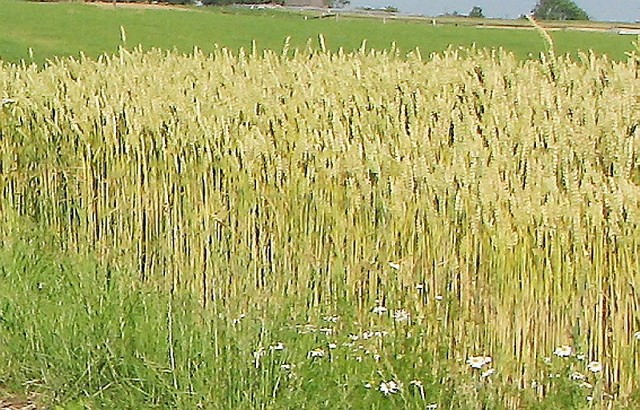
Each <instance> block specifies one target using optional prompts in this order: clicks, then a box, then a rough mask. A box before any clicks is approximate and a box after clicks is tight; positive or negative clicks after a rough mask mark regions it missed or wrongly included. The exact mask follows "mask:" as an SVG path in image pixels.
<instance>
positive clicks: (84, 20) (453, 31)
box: [0, 0, 631, 63]
mask: <svg viewBox="0 0 640 410" xmlns="http://www.w3.org/2000/svg"><path fill="white" fill-rule="evenodd" d="M120 26H122V27H124V28H125V30H126V33H127V46H128V47H133V46H136V45H142V46H143V47H144V48H150V47H160V48H162V49H173V48H177V49H178V50H180V51H182V52H190V51H192V50H193V47H199V48H201V49H202V50H204V51H211V50H212V49H213V48H214V45H215V44H218V45H219V46H225V47H229V48H231V49H238V48H240V47H244V48H247V49H249V48H251V44H252V41H253V40H255V41H256V44H257V46H258V47H259V48H268V49H281V48H282V45H283V43H284V41H285V38H286V37H288V36H290V37H291V45H292V47H297V48H304V47H305V46H306V45H307V43H308V41H309V40H310V39H311V40H312V41H313V42H314V44H315V42H316V39H317V38H318V35H319V34H322V35H323V36H324V37H325V39H326V43H327V47H328V48H330V49H333V50H336V49H338V48H340V47H342V48H344V49H346V50H353V49H357V48H358V47H360V45H361V44H362V41H363V40H364V39H366V40H367V45H368V47H372V48H376V49H386V48H389V47H390V45H391V43H392V42H395V43H396V44H397V48H398V49H399V50H400V51H401V52H408V51H410V50H412V49H415V48H416V47H418V48H420V50H421V52H422V53H429V52H433V51H441V50H444V49H446V48H447V47H448V46H449V45H453V46H464V47H467V46H470V45H472V44H474V43H475V44H477V46H479V47H490V48H496V47H504V48H505V49H507V50H509V51H512V52H514V53H515V54H516V55H517V56H518V57H521V58H526V57H527V56H529V55H530V54H532V55H534V56H537V55H538V54H539V53H540V52H541V51H543V49H544V43H543V42H542V41H541V39H540V37H539V35H538V34H537V33H535V32H534V31H532V30H509V29H495V28H476V27H468V26H454V25H450V24H448V25H440V26H436V27H433V26H431V25H430V24H427V22H424V21H423V22H417V21H393V20H388V21H387V22H386V24H383V23H382V21H381V20H380V19H361V18H340V19H338V20H335V19H332V18H330V19H309V20H304V18H303V16H302V15H300V14H295V13H288V12H274V11H247V10H236V9H233V8H221V9H218V8H207V9H204V10H203V9H195V8H192V9H187V10H158V9H145V10H140V9H130V8H124V7H120V8H115V9H114V8H111V7H110V6H107V7H102V8H101V7H97V6H95V5H91V4H79V3H63V4H50V3H28V2H23V1H16V0H0V27H2V31H1V33H2V34H0V58H2V59H3V60H5V61H9V62H17V61H20V60H22V59H24V60H27V61H31V60H32V58H31V56H30V55H29V51H28V50H29V48H31V49H32V50H33V60H34V61H35V62H38V63H42V62H43V61H45V60H46V59H50V58H52V57H53V56H76V55H78V54H79V53H80V52H84V53H85V54H87V55H88V56H94V57H95V56H97V55H99V54H102V53H112V52H114V51H115V50H116V49H117V47H118V45H121V40H120ZM552 37H553V38H554V40H555V43H556V47H557V52H558V53H560V54H564V53H575V52H576V50H584V51H586V50H588V49H593V50H594V51H595V52H596V53H598V54H604V53H606V54H608V55H609V56H610V57H611V58H613V59H622V58H624V56H625V55H624V53H625V51H628V50H630V49H631V39H630V38H629V37H625V36H618V35H614V34H608V33H584V32H571V31H561V32H554V33H552Z"/></svg>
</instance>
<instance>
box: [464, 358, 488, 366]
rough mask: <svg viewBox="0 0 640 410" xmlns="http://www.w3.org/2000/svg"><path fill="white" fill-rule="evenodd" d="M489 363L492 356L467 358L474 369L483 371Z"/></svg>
mask: <svg viewBox="0 0 640 410" xmlns="http://www.w3.org/2000/svg"><path fill="white" fill-rule="evenodd" d="M489 363H491V357H490V356H470V357H469V358H467V364H468V365H469V366H471V367H472V368H474V369H481V368H482V367H483V366H485V365H487V364H489Z"/></svg>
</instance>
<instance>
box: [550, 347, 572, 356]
mask: <svg viewBox="0 0 640 410" xmlns="http://www.w3.org/2000/svg"><path fill="white" fill-rule="evenodd" d="M572 353H573V348H572V347H571V346H567V345H564V346H560V347H556V350H554V351H553V354H555V355H556V356H558V357H569V356H571V354H572Z"/></svg>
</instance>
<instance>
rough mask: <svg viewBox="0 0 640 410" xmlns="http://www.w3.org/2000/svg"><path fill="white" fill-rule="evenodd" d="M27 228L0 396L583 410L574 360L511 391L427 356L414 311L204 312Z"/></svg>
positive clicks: (22, 232) (224, 308)
mask: <svg viewBox="0 0 640 410" xmlns="http://www.w3.org/2000/svg"><path fill="white" fill-rule="evenodd" d="M14 222H15V221H14ZM18 225H20V224H18ZM16 226H17V225H16ZM21 226H22V228H21V229H19V230H18V231H14V233H13V234H12V235H9V236H4V237H3V240H2V247H1V248H0V362H1V363H2V364H3V365H2V366H1V367H0V400H2V399H3V398H4V397H3V395H2V392H11V393H12V394H16V393H17V394H19V395H24V396H26V395H27V394H28V395H30V396H32V397H35V398H36V401H37V402H38V403H39V404H40V405H42V406H45V407H44V408H54V409H94V408H113V409H115V408H117V409H140V408H180V409H195V408H200V409H235V408H247V409H249V408H273V409H285V408H296V407H299V408H305V409H323V408H335V409H338V408H339V409H348V408H355V409H364V408H366V409H393V408H404V409H424V408H425V407H427V406H429V405H432V404H438V408H442V409H447V408H449V409H474V408H477V409H480V408H482V409H498V408H503V407H502V405H500V404H499V403H500V398H501V397H503V396H504V395H505V394H512V395H515V396H520V400H521V401H520V403H521V404H523V405H526V406H531V407H527V408H583V407H585V405H584V402H585V401H584V397H583V396H584V392H583V390H584V389H583V388H581V387H580V386H579V383H578V382H570V381H568V380H569V374H570V373H571V372H572V371H573V369H574V367H577V366H578V365H580V363H579V362H578V361H576V360H574V359H572V361H571V360H564V359H557V358H556V359H554V361H553V363H551V364H550V365H549V366H550V367H549V368H548V371H550V372H552V373H558V374H562V375H563V377H562V379H557V381H554V379H551V380H550V381H546V382H545V383H544V386H543V387H540V388H544V389H545V390H546V394H547V398H546V399H545V400H543V401H540V399H539V398H538V397H537V396H536V394H535V389H527V390H526V391H524V392H523V391H522V390H520V391H518V388H517V386H513V389H511V390H509V389H507V390H505V387H504V386H505V385H507V386H508V381H506V380H503V379H504V378H503V376H501V375H500V374H499V373H497V374H495V375H492V376H490V377H484V376H481V371H480V370H473V369H469V368H468V366H467V365H466V364H465V363H463V362H457V361H455V360H453V359H452V358H451V357H449V356H448V352H447V351H448V346H447V345H448V342H447V341H446V340H443V341H442V342H441V343H442V349H441V353H440V354H439V357H433V356H430V355H429V354H427V353H425V352H424V351H422V350H421V348H420V345H421V340H422V339H424V338H429V337H431V335H429V334H426V332H425V330H424V328H422V327H421V326H420V325H418V324H417V323H415V322H412V320H411V319H409V320H408V321H407V322H394V319H393V317H392V316H391V314H390V313H389V312H386V313H382V314H380V315H378V314H376V313H371V312H370V313H367V314H366V315H365V316H362V315H360V314H358V313H357V308H355V307H354V306H346V305H341V306H330V305H325V306H317V307H314V308H310V309H309V310H308V311H300V310H299V309H297V310H296V309H293V308H291V307H289V306H287V305H286V304H285V305H283V304H268V303H267V304H263V303H259V302H258V303H256V304H255V305H254V306H252V307H249V308H247V309H246V310H244V311H242V312H236V311H230V310H229V304H228V303H224V304H222V303H221V304H220V305H219V306H210V308H209V309H208V310H204V311H203V310H202V309H201V306H200V305H199V303H198V302H197V301H196V300H194V299H192V298H189V297H188V295H186V294H183V293H181V292H175V293H174V294H173V295H169V294H168V293H164V292H158V291H155V290H152V289H148V288H145V287H144V286H141V285H134V286H132V283H131V279H130V278H131V273H130V272H126V271H122V270H119V269H117V268H110V267H104V266H100V264H98V263H97V262H95V261H92V260H90V259H86V258H82V257H79V256H78V255H74V254H73V253H70V252H63V251H61V250H60V249H59V247H58V246H56V245H55V243H56V241H55V240H54V238H53V237H51V236H50V235H48V234H43V233H37V232H38V228H37V227H35V226H34V225H32V224H30V223H23V224H22V225H21ZM387 302H388V303H391V304H392V303H394V302H393V300H388V301H387ZM442 303H446V302H444V301H443V302H442ZM376 332H382V333H380V334H377V333H376ZM367 333H369V335H368V336H367ZM355 336H358V337H359V338H358V339H357V340H354V339H355ZM312 351H322V352H323V355H322V356H318V357H312V356H313V355H312V354H311V352H312ZM436 361H438V362H440V363H442V362H448V363H449V364H448V366H447V368H446V371H443V370H442V367H441V366H436V365H435V363H436ZM436 368H439V370H435V369H436ZM391 380H394V381H398V382H399V383H402V388H401V390H400V391H398V392H395V393H393V394H389V395H385V394H383V393H382V392H381V391H380V386H381V383H383V382H388V381H391ZM498 380H500V382H498ZM599 380H600V379H598V378H594V379H593V380H589V381H591V382H592V383H596V384H598V383H600V382H599ZM494 381H495V382H496V384H494ZM498 386H500V387H498ZM535 406H539V407H535ZM549 406H550V407H549ZM427 408H428V407H427Z"/></svg>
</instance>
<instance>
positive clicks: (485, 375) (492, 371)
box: [480, 369, 496, 378]
mask: <svg viewBox="0 0 640 410" xmlns="http://www.w3.org/2000/svg"><path fill="white" fill-rule="evenodd" d="M495 372H496V369H489V370H485V371H484V372H482V374H481V375H480V376H481V377H482V378H487V377H489V376H491V375H492V374H494V373H495Z"/></svg>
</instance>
